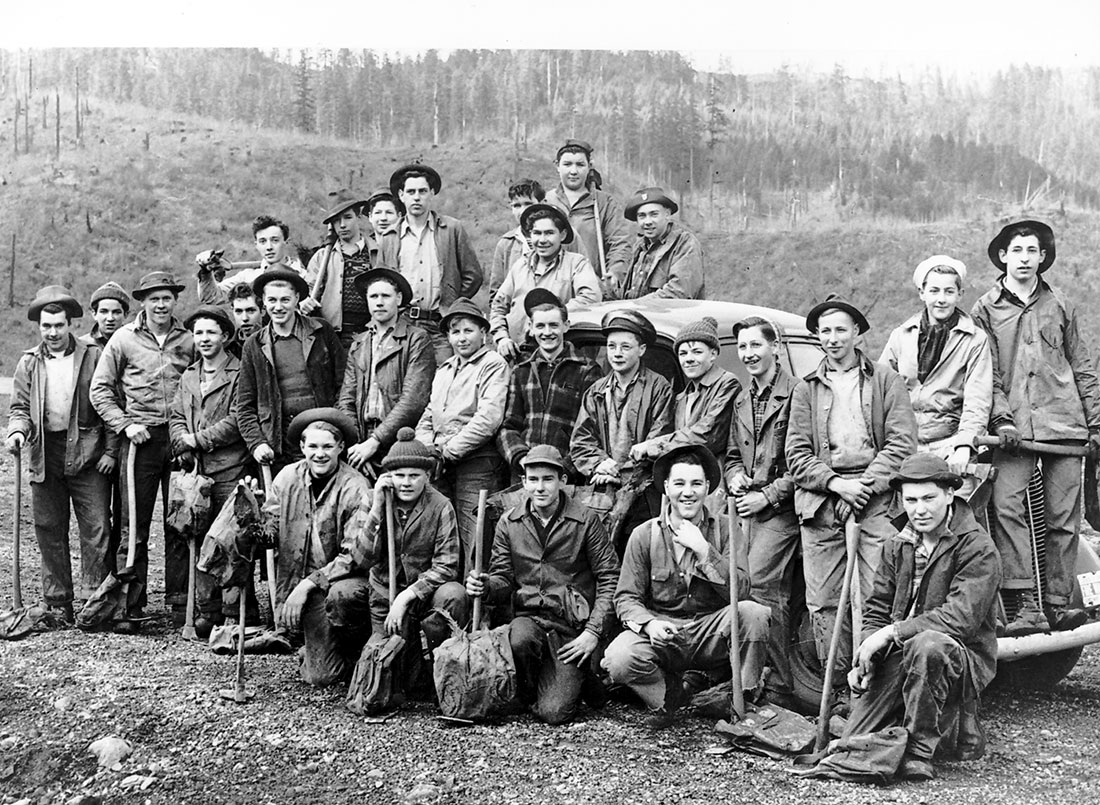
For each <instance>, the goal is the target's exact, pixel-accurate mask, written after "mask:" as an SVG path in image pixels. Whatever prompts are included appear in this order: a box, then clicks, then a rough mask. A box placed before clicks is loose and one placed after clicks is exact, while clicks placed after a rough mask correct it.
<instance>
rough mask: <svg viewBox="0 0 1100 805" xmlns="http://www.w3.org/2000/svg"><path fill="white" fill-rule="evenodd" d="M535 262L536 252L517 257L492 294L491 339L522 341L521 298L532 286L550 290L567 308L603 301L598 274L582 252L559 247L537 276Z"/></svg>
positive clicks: (523, 317)
mask: <svg viewBox="0 0 1100 805" xmlns="http://www.w3.org/2000/svg"><path fill="white" fill-rule="evenodd" d="M537 264H538V255H537V254H536V253H535V252H532V253H531V254H530V256H528V257H526V258H524V259H521V260H517V261H516V262H515V263H513V264H512V267H511V268H509V269H508V273H507V274H506V275H505V276H504V281H503V282H502V283H501V284H500V287H499V288H497V290H496V293H495V294H493V301H492V304H491V305H490V306H489V326H490V331H491V332H492V334H493V339H494V340H495V341H501V340H503V339H505V338H511V339H512V340H513V341H515V342H516V343H517V344H522V343H523V340H524V337H525V336H526V334H527V311H526V310H525V309H524V307H523V300H524V298H525V297H526V296H527V294H528V292H529V291H531V290H533V289H535V288H545V289H546V290H548V291H550V292H551V293H553V294H554V296H556V297H558V299H560V300H561V301H562V303H563V304H564V305H565V306H566V308H567V309H568V310H573V309H575V308H576V307H577V306H578V305H589V304H594V303H596V302H601V301H603V291H601V290H600V278H599V277H597V276H596V272H595V271H593V270H592V264H591V263H589V262H588V260H587V259H585V257H584V255H581V254H575V253H574V252H568V251H564V249H563V250H562V251H561V252H559V253H558V259H557V261H556V263H555V264H554V266H553V267H551V268H550V270H548V271H547V272H546V273H545V274H543V275H542V276H541V277H536V276H535V266H536V265H537Z"/></svg>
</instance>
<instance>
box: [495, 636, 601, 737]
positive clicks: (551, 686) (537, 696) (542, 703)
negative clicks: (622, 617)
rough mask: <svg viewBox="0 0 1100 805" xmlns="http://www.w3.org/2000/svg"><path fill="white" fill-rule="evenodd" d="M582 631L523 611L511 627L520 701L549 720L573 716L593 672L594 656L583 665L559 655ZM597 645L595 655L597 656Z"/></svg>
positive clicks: (564, 720)
mask: <svg viewBox="0 0 1100 805" xmlns="http://www.w3.org/2000/svg"><path fill="white" fill-rule="evenodd" d="M580 633H581V630H579V629H573V628H570V627H568V626H566V625H565V624H558V623H551V622H549V621H548V620H546V619H544V618H538V617H531V616H527V615H520V616H519V617H517V618H514V619H513V620H512V623H511V628H510V629H509V631H508V642H509V644H510V645H511V648H512V656H513V658H514V659H515V661H516V687H517V692H518V696H519V699H520V701H521V702H523V703H524V704H526V705H528V706H530V707H531V711H532V712H533V713H534V714H535V716H536V717H537V718H538V719H539V720H541V721H544V722H546V723H547V724H553V725H558V724H565V723H568V722H569V721H572V720H573V717H574V716H575V715H576V714H577V709H578V706H579V703H580V698H581V689H582V688H583V687H584V682H585V679H586V678H587V677H588V676H589V675H590V674H592V665H593V663H592V658H590V659H589V661H586V662H584V663H582V664H580V665H575V664H572V663H565V662H562V661H561V660H559V659H558V651H559V650H560V649H561V647H562V646H564V645H565V644H566V643H569V642H570V641H571V640H573V639H574V638H576V637H577V636H578V635H579V634H580ZM598 654H599V649H598V648H597V650H596V652H595V653H594V656H598Z"/></svg>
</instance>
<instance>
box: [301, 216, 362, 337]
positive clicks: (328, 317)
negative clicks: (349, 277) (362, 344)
mask: <svg viewBox="0 0 1100 805" xmlns="http://www.w3.org/2000/svg"><path fill="white" fill-rule="evenodd" d="M363 240H364V246H363V248H364V249H365V250H366V251H367V253H368V254H369V255H370V264H371V266H377V265H378V255H379V249H378V241H377V240H375V239H374V234H373V233H372V232H368V231H364V232H363ZM326 251H328V247H327V246H326V247H322V248H320V249H318V250H317V251H315V252H314V253H313V257H311V258H310V259H309V266H308V267H307V268H306V270H305V272H304V277H305V280H306V282H308V283H309V285H310V287H311V288H312V287H313V284H314V283H315V282H316V281H317V276H318V275H319V274H320V273H321V269H322V268H323V267H324V265H325V252H326ZM322 282H323V283H324V285H323V290H322V291H321V299H320V302H321V316H323V317H324V319H325V321H327V322H328V323H329V324H331V325H332V326H333V328H334V329H336V330H340V329H341V328H342V327H343V326H344V251H343V249H341V248H340V244H339V243H337V244H335V245H334V246H333V248H332V257H331V258H329V261H328V271H326V272H325V278H324V280H322Z"/></svg>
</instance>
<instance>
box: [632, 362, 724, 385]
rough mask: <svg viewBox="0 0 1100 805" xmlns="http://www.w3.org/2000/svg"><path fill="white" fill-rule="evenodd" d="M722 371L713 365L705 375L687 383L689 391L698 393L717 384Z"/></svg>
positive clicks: (716, 365) (719, 367)
mask: <svg viewBox="0 0 1100 805" xmlns="http://www.w3.org/2000/svg"><path fill="white" fill-rule="evenodd" d="M639 368H641V367H639ZM724 371H725V370H724V369H723V368H722V367H721V366H719V365H718V364H717V363H716V364H714V366H712V367H710V368H709V369H708V370H707V373H706V374H705V375H703V376H702V377H700V378H699V379H698V380H693V381H691V382H690V383H688V384H687V387H688V389H689V390H690V391H698V390H699V389H700V388H710V387H711V386H713V385H714V384H715V383H717V382H718V379H719V378H720V377H721V376H722V373H723V372H724Z"/></svg>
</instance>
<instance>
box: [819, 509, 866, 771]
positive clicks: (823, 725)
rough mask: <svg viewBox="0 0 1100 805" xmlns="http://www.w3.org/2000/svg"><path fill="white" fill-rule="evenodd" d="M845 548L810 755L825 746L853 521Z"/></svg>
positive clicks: (854, 541) (854, 552) (854, 537)
mask: <svg viewBox="0 0 1100 805" xmlns="http://www.w3.org/2000/svg"><path fill="white" fill-rule="evenodd" d="M844 537H845V548H846V550H847V553H848V556H847V561H846V562H845V563H844V580H843V581H842V582H841V584H840V600H839V601H837V605H836V621H835V623H834V624H833V634H832V635H831V637H830V638H829V656H828V659H826V660H825V682H824V684H823V685H822V686H821V706H820V708H819V709H818V712H817V738H816V741H815V743H814V751H816V752H820V751H821V750H822V749H824V748H825V745H826V744H827V743H829V700H830V699H831V698H832V695H833V677H834V676H835V673H836V655H837V654H838V653H839V652H840V635H841V633H842V632H843V631H844V617H845V615H846V614H847V612H848V602H849V599H850V596H851V592H852V577H853V576H854V575H855V570H856V562H857V559H858V552H859V523H858V522H857V521H856V519H855V517H854V516H853V517H849V518H848V522H847V523H846V524H845V526H844Z"/></svg>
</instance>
